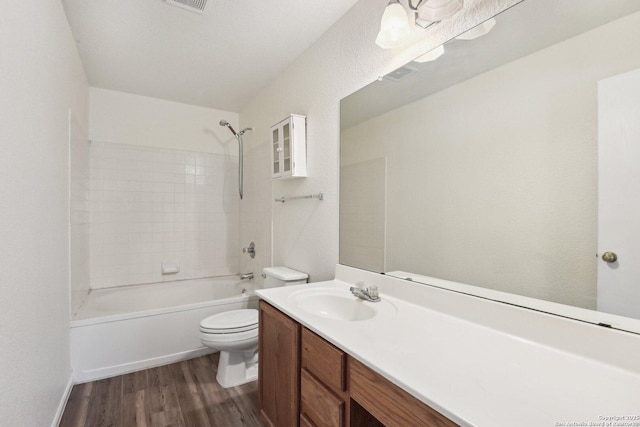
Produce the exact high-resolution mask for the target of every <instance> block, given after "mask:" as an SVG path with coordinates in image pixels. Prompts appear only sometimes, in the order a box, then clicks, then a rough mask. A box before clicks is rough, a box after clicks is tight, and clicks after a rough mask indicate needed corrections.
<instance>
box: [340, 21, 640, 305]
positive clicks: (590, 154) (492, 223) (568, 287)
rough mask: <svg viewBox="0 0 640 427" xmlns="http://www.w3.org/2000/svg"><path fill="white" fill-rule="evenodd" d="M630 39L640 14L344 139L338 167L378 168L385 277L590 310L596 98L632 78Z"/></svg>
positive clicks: (633, 41)
mask: <svg viewBox="0 0 640 427" xmlns="http://www.w3.org/2000/svg"><path fill="white" fill-rule="evenodd" d="M638 28H640V13H636V14H634V15H631V16H629V17H626V18H623V19H620V20H617V21H614V22H613V23H610V24H607V25H604V26H602V27H599V28H597V29H595V30H593V31H589V32H587V33H585V34H583V35H580V36H578V37H574V38H572V39H569V40H567V41H565V42H562V43H559V44H557V45H554V46H551V47H549V48H546V49H543V50H541V51H539V52H537V53H535V54H532V55H529V56H527V57H524V58H521V59H519V60H517V61H514V62H512V63H509V64H506V65H504V66H502V67H499V68H496V69H494V70H492V71H489V72H487V73H484V74H481V75H479V76H477V77H475V78H473V79H470V80H468V81H466V82H462V83H460V84H458V85H455V86H453V87H451V88H448V89H446V90H443V91H441V92H438V93H436V94H434V95H432V96H430V97H427V98H424V99H422V100H419V101H416V102H414V103H411V104H408V105H406V106H404V107H401V108H398V109H396V110H393V111H390V112H388V113H385V114H383V115H381V116H378V117H375V118H373V119H371V120H368V121H366V122H363V123H360V124H358V125H356V126H354V127H353V128H351V129H347V130H345V131H344V132H343V137H342V141H343V145H344V147H345V148H347V149H346V150H344V151H345V152H346V154H348V156H349V158H351V159H353V158H358V159H361V160H362V159H368V158H370V157H371V156H372V155H374V156H383V157H385V158H386V159H387V162H388V168H389V169H388V171H389V173H388V181H387V185H388V188H387V189H388V193H389V198H388V199H387V202H388V205H387V214H388V216H387V219H388V223H387V229H386V232H387V236H386V240H387V249H388V252H387V269H388V270H390V271H391V270H403V271H410V272H414V273H417V274H423V275H428V276H433V277H438V278H443V279H447V280H453V281H456V282H461V283H467V284H472V285H479V286H483V287H487V288H491V289H496V290H501V291H506V292H512V293H516V294H519V295H524V296H529V297H534V298H540V299H544V300H549V301H554V302H559V303H563V304H570V305H574V306H579V307H584V308H589V309H595V302H596V258H595V257H594V254H595V253H596V252H597V183H598V170H597V169H598V167H597V151H598V145H597V120H598V118H597V97H596V94H597V92H596V88H597V82H598V80H600V79H602V78H606V77H609V76H612V75H617V74H619V73H622V72H625V71H628V70H631V69H635V68H638V67H640V57H639V56H638V55H637V54H636V50H635V46H637V45H638V43H640V31H638ZM618 40H625V41H626V43H618ZM614 45H618V47H617V48H616V49H610V46H614ZM594 51H597V52H599V54H598V55H593V54H592V52H594ZM522 82H526V84H523V83H522ZM505 124H508V126H506V125H505ZM514 125H517V132H514ZM355 151H358V153H357V154H356V153H355ZM412 184H413V185H412ZM416 247H419V248H420V250H419V251H415V250H414V248H416Z"/></svg>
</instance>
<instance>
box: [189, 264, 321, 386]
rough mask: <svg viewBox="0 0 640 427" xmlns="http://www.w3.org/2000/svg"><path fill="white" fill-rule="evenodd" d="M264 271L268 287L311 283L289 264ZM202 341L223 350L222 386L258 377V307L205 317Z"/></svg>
mask: <svg viewBox="0 0 640 427" xmlns="http://www.w3.org/2000/svg"><path fill="white" fill-rule="evenodd" d="M263 273H264V275H263V277H264V278H265V279H264V288H275V287H277V286H288V285H299V284H302V283H307V278H308V277H309V276H308V275H307V274H306V273H301V272H299V271H295V270H292V269H290V268H287V267H269V268H265V269H264V270H263ZM200 341H201V342H202V344H204V345H205V346H207V347H210V348H213V349H216V350H220V361H219V362H218V374H217V375H216V380H218V383H219V384H220V385H221V386H222V387H224V388H227V387H235V386H238V385H241V384H245V383H248V382H251V381H255V380H256V379H258V310H255V309H251V308H247V309H242V310H231V311H226V312H224V313H219V314H214V315H213V316H209V317H207V318H205V319H203V320H202V321H201V322H200Z"/></svg>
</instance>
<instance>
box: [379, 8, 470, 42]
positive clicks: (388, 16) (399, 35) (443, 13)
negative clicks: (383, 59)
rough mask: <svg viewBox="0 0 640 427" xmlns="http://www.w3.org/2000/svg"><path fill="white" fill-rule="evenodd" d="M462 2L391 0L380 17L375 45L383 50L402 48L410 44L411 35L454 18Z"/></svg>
mask: <svg viewBox="0 0 640 427" xmlns="http://www.w3.org/2000/svg"><path fill="white" fill-rule="evenodd" d="M463 1H464V0H405V1H404V3H400V0H390V1H389V4H387V7H386V8H385V9H384V13H383V15H382V20H381V22H380V32H379V33H378V37H376V44H377V45H378V46H380V47H381V48H383V49H394V48H397V47H401V46H403V45H405V44H406V43H408V42H409V41H411V33H413V32H415V31H420V30H426V29H427V28H429V27H430V26H432V25H434V24H437V23H438V22H440V21H442V20H444V19H449V18H451V17H452V16H454V15H455V14H456V13H458V12H459V11H460V10H461V9H462V6H463ZM404 4H406V7H405V5H404Z"/></svg>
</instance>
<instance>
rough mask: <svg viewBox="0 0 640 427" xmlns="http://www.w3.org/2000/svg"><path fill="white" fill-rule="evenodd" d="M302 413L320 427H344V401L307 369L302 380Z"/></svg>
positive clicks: (302, 415)
mask: <svg viewBox="0 0 640 427" xmlns="http://www.w3.org/2000/svg"><path fill="white" fill-rule="evenodd" d="M300 391H301V396H300V415H301V419H302V417H307V418H308V419H309V421H311V422H312V423H313V424H315V425H316V426H318V427H342V426H343V425H344V421H343V420H344V402H343V401H342V400H340V399H338V398H337V397H336V396H334V395H333V393H331V391H330V390H329V389H327V388H326V387H325V386H323V385H322V384H321V383H320V382H318V381H317V380H316V379H315V378H314V377H313V376H312V375H311V374H310V373H309V372H307V371H306V370H305V369H303V370H302V375H301V382H300Z"/></svg>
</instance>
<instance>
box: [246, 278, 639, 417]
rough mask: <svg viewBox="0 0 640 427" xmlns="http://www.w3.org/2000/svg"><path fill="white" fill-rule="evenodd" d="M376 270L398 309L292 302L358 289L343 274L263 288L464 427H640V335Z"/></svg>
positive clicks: (278, 304)
mask: <svg viewBox="0 0 640 427" xmlns="http://www.w3.org/2000/svg"><path fill="white" fill-rule="evenodd" d="M343 268H344V267H343ZM351 270H354V269H351ZM351 273H353V272H351ZM359 274H360V273H357V274H356V275H358V277H360V276H359ZM372 274H373V273H367V272H363V273H362V278H363V279H364V280H365V283H368V282H367V280H369V281H371V280H373V281H375V282H377V283H376V284H378V286H379V287H380V289H381V297H382V299H383V302H384V303H385V304H387V305H388V304H392V305H393V306H395V308H396V310H395V313H393V311H394V310H391V311H392V313H391V314H388V313H385V314H384V315H380V316H377V317H374V318H373V319H370V320H364V321H341V320H332V319H328V318H324V317H320V316H317V315H314V314H310V313H309V312H307V311H304V310H303V309H301V308H300V307H299V306H298V305H297V304H296V303H294V302H293V301H292V299H291V298H289V296H290V295H291V294H293V293H294V292H297V291H299V290H301V289H310V288H312V287H314V288H330V289H333V290H339V291H342V290H343V291H344V292H345V294H346V295H350V294H349V286H352V285H353V283H354V282H353V281H350V282H347V281H345V280H341V279H344V278H340V277H337V279H336V280H333V281H327V282H319V283H310V284H305V285H298V286H287V287H282V288H273V289H265V290H259V291H257V294H258V295H259V296H260V297H261V298H262V299H264V300H266V301H267V302H269V303H270V304H272V305H274V306H275V307H277V308H279V309H280V310H281V311H283V312H284V313H286V314H288V315H289V316H291V317H292V318H294V319H295V320H297V321H298V322H300V323H301V324H302V325H304V326H305V327H307V328H308V329H310V330H312V331H314V332H316V333H317V334H318V335H320V336H322V337H323V338H325V339H326V340H328V341H330V342H331V343H333V344H334V345H336V346H337V347H339V348H341V349H342V350H344V351H345V352H347V353H348V354H350V355H351V356H353V357H354V358H356V359H358V360H359V361H361V362H363V363H364V364H365V365H367V366H369V367H370V368H371V369H373V370H374V371H376V372H378V373H380V374H381V375H383V376H384V377H385V378H387V379H389V380H390V381H392V382H393V383H395V384H397V385H398V386H400V387H402V388H403V389H404V390H406V391H407V392H409V393H410V394H412V395H414V396H415V397H416V398H418V399H419V400H421V401H423V402H424V403H426V404H427V405H429V406H431V407H432V408H434V409H436V410H437V411H438V412H440V413H442V414H443V415H445V416H447V417H448V418H450V419H451V420H453V421H455V422H457V423H458V424H461V425H463V426H481V427H485V426H488V427H500V426H509V427H512V426H560V425H585V426H586V425H592V426H596V425H603V426H604V425H606V422H613V423H612V424H609V425H627V426H640V336H638V335H634V334H629V333H624V332H619V331H611V330H609V331H603V330H602V329H604V328H602V327H598V326H594V325H589V324H584V323H582V322H577V321H573V320H570V319H564V318H560V317H557V316H551V315H548V314H545V313H539V312H535V311H531V310H527V309H522V308H519V307H512V306H508V305H505V304H499V303H495V302H493V301H486V300H482V299H479V298H474V297H470V296H467V295H461V294H456V293H454V292H450V291H445V290H441V289H434V288H431V287H430V286H425V285H421V284H415V283H411V282H406V281H402V280H399V279H395V278H391V277H388V276H382V275H375V276H372ZM351 276H353V274H351ZM347 279H352V277H349V278H347ZM470 298H471V299H470ZM439 299H440V300H441V301H440V300H439ZM410 301H411V302H410ZM368 304H377V303H368ZM447 304H454V305H452V310H451V311H450V312H447V310H443V307H446V305H447ZM483 310H484V312H483ZM462 311H464V312H465V314H464V315H459V313H461V312H462ZM469 312H473V313H469ZM496 313H497V314H498V316H497V317H498V318H499V319H498V323H497V324H499V323H500V321H501V322H503V323H504V325H505V327H504V328H502V327H496V326H495V325H496ZM474 318H476V319H478V320H477V321H473V319H474ZM483 319H487V320H486V321H484V320H483ZM500 319H501V320H500ZM541 328H546V329H548V330H549V331H548V333H545V331H544V330H543V331H542V332H543V333H544V334H541V333H540V329H541ZM519 331H521V333H520V332H519ZM603 334H607V335H603ZM546 335H549V337H550V338H549V339H548V340H547V339H546ZM563 335H566V339H563ZM540 337H542V338H540ZM583 341H584V342H583ZM564 342H567V344H566V345H565V344H564ZM555 343H559V344H557V345H556V344H555ZM589 346H592V347H598V346H606V347H609V346H612V347H615V348H597V349H596V350H594V351H593V352H591V351H590V350H588V347H589ZM578 349H584V350H585V351H584V352H579V353H578V352H576V350H578ZM627 352H630V353H629V354H627ZM620 353H622V354H620ZM609 354H611V357H609ZM625 416H628V417H631V418H628V419H626V420H625V419H623V418H620V419H618V420H617V421H616V419H615V418H611V419H606V417H625ZM634 416H635V417H636V418H635V419H633V417H634ZM615 422H617V423H619V424H614V423H615ZM563 423H564V424H563ZM570 423H575V424H570ZM581 423H583V424H581ZM589 423H592V424H589ZM599 423H600V424H599ZM624 423H628V424H624Z"/></svg>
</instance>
